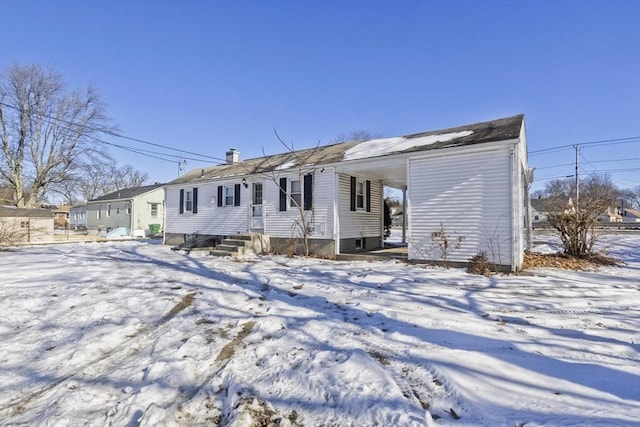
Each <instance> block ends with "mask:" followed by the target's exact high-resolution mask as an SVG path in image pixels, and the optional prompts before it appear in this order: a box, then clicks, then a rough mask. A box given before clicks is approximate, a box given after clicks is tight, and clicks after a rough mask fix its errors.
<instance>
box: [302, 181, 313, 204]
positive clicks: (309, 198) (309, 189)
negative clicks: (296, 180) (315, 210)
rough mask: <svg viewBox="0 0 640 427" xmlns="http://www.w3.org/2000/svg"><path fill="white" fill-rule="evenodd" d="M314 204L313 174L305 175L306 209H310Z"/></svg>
mask: <svg viewBox="0 0 640 427" xmlns="http://www.w3.org/2000/svg"><path fill="white" fill-rule="evenodd" d="M312 206H313V175H312V174H307V175H305V176H304V210H305V211H310V210H311V207H312Z"/></svg>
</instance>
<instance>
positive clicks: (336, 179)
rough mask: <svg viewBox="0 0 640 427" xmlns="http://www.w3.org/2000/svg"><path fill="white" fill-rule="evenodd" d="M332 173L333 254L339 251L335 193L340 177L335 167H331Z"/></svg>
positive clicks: (336, 198) (337, 205)
mask: <svg viewBox="0 0 640 427" xmlns="http://www.w3.org/2000/svg"><path fill="white" fill-rule="evenodd" d="M332 174H333V242H334V243H333V246H334V251H335V255H338V254H339V253H340V215H339V213H340V210H339V208H340V206H339V204H338V197H336V194H340V177H339V176H338V174H337V173H336V170H335V169H332Z"/></svg>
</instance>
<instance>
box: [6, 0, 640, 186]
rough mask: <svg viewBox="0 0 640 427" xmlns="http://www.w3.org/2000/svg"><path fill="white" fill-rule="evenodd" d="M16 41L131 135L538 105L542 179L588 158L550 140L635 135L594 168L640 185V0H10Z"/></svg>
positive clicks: (204, 136)
mask: <svg viewBox="0 0 640 427" xmlns="http://www.w3.org/2000/svg"><path fill="white" fill-rule="evenodd" d="M0 40H2V45H1V47H0V68H6V67H7V66H8V65H10V64H12V63H13V62H17V63H22V64H24V63H39V64H42V65H51V66H53V67H54V68H55V69H57V70H58V71H59V72H61V73H62V74H63V75H64V76H65V78H66V81H67V83H68V84H69V86H70V87H71V88H83V87H86V86H87V84H88V83H90V82H94V83H95V84H96V85H97V87H98V88H99V89H100V91H101V93H102V95H103V98H104V100H105V101H106V102H107V103H108V111H109V114H110V116H111V117H112V118H113V120H114V122H115V123H116V124H117V125H118V126H119V128H120V132H121V133H122V134H123V135H126V136H130V137H135V138H139V139H142V140H145V141H150V142H153V143H156V144H161V145H166V146H169V147H175V148H176V150H177V149H182V150H187V151H192V152H196V153H201V154H204V155H208V156H213V157H219V158H223V157H224V153H225V151H226V150H227V149H228V148H230V147H234V148H236V149H238V150H239V151H240V153H241V157H242V158H250V157H257V156H260V155H261V153H262V150H263V149H264V150H265V152H266V153H267V154H274V153H278V152H281V151H282V147H281V146H280V144H279V143H278V142H277V140H276V138H275V136H274V133H273V128H274V127H276V128H277V130H278V132H279V133H280V135H282V137H283V138H284V139H285V141H287V142H293V143H294V144H295V147H296V148H304V147H310V146H313V145H315V144H317V143H318V142H320V143H321V144H324V143H326V142H328V141H329V140H330V139H331V138H332V137H334V136H336V135H337V134H340V133H344V132H348V131H351V130H359V129H365V130H368V131H370V132H371V133H373V134H376V135H382V136H396V135H402V134H408V133H413V132H420V131H428V130H437V129H443V128H446V127H451V126H458V125H463V124H468V123H475V122H479V121H484V120H491V119H495V118H500V117H505V116H510V115H514V114H519V113H524V114H525V115H526V120H527V136H528V143H529V152H530V153H531V155H530V159H529V163H530V164H531V166H533V167H536V168H537V171H536V179H537V182H536V184H535V185H534V188H533V189H534V190H535V189H539V188H542V186H543V185H544V183H545V182H546V181H545V180H544V178H548V177H561V176H565V175H570V174H572V173H573V165H572V162H573V161H574V156H575V152H574V150H573V148H571V147H567V148H566V149H563V150H557V151H551V152H549V153H547V154H539V153H536V152H537V151H540V150H547V149H551V148H554V147H559V146H565V145H569V146H570V145H572V144H580V143H585V142H591V141H599V140H609V139H619V138H631V137H637V138H636V139H633V140H628V141H627V142H626V143H624V144H611V145H597V144H595V145H589V146H584V147H583V149H582V156H583V157H581V159H580V161H581V163H582V165H583V166H582V168H581V173H588V172H593V171H613V172H611V176H612V178H613V179H614V181H615V182H616V183H617V184H618V185H620V186H621V187H624V188H629V187H634V186H637V185H640V1H637V0H622V1H621V0H604V1H589V0H586V1H577V0H576V1H562V0H560V1H550V0H548V1H546V0H538V1H475V0H474V1H395V2H391V1H371V0H369V1H349V0H347V1H337V0H335V1H332V0H326V1H293V0H291V1H189V0H187V1H177V0H176V1H150V0H149V1H135V0H127V1H124V0H122V1H118V0H111V1H101V0H97V1H63V0H56V1H31V0H0ZM105 139H106V140H108V141H111V142H114V143H117V144H121V145H127V146H131V147H134V148H139V149H145V150H152V151H162V152H165V153H167V155H168V156H169V158H171V157H172V156H173V157H172V159H171V161H170V162H169V161H161V160H157V159H153V158H150V157H146V156H142V155H138V154H132V153H130V152H127V151H123V150H117V149H113V148H112V149H110V151H111V153H112V154H113V155H114V156H115V157H116V158H117V159H118V161H119V162H120V163H123V164H124V163H128V164H131V165H133V166H135V167H137V168H138V169H140V170H143V171H145V172H147V173H148V174H149V177H150V180H151V181H162V182H165V181H169V180H171V179H173V178H175V177H176V176H177V174H178V167H177V160H176V155H177V154H178V153H177V151H176V150H161V149H158V148H157V147H152V146H148V145H144V144H140V143H135V142H132V141H129V140H122V139H117V138H112V137H110V138H105ZM185 156H186V157H193V156H192V155H185ZM212 163H216V161H212ZM206 164H207V163H203V162H197V161H194V160H189V161H188V165H187V169H194V168H200V167H203V166H205V165H206ZM556 165H564V166H556ZM622 171H625V172H622Z"/></svg>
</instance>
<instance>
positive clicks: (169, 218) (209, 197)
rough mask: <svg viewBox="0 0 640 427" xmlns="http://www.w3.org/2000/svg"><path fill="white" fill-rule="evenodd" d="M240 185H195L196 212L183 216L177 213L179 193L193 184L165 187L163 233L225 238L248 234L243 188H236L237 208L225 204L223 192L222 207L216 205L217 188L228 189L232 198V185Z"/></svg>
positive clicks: (248, 197)
mask: <svg viewBox="0 0 640 427" xmlns="http://www.w3.org/2000/svg"><path fill="white" fill-rule="evenodd" d="M239 183H240V178H238V179H234V180H225V181H214V182H203V183H198V184H197V188H198V213H197V215H184V214H180V213H179V209H178V207H179V206H180V190H185V194H186V192H187V191H192V190H193V187H194V184H185V185H184V186H182V187H181V186H172V187H167V188H166V191H165V203H166V206H167V208H166V213H165V215H166V224H165V232H166V233H179V234H209V235H216V236H228V235H231V234H237V233H244V232H246V231H248V222H249V202H250V201H251V193H250V191H249V189H247V188H245V187H244V185H241V186H240V206H234V205H233V204H234V203H233V202H234V200H233V199H232V202H231V206H224V205H225V192H224V189H223V193H222V206H221V207H219V206H218V200H217V197H218V186H222V187H229V188H231V195H232V196H233V190H234V185H235V184H239Z"/></svg>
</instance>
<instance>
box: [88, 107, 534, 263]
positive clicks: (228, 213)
mask: <svg viewBox="0 0 640 427" xmlns="http://www.w3.org/2000/svg"><path fill="white" fill-rule="evenodd" d="M299 159H305V160H304V164H302V165H300V164H297V161H298V160H299ZM531 176H532V173H531V169H530V168H529V166H528V163H527V146H526V134H525V124H524V116H523V115H518V116H514V117H509V118H504V119H499V120H494V121H489V122H483V123H477V124H472V125H468V126H461V127H457V128H452V129H445V130H440V131H434V132H424V133H418V134H413V135H407V136H403V137H395V138H384V139H374V140H370V141H363V142H347V143H341V144H335V145H329V146H323V147H317V148H315V149H307V150H301V151H297V152H294V153H285V154H279V155H274V156H267V157H259V158H255V159H250V160H246V161H242V162H240V161H239V154H238V152H237V151H235V150H233V149H232V150H231V151H229V152H228V153H227V164H224V165H218V166H213V167H208V168H203V169H197V170H194V171H191V172H189V173H187V174H185V175H183V176H181V177H179V178H177V179H175V180H173V181H171V182H170V183H168V184H166V186H165V202H166V221H165V227H164V230H165V234H164V236H165V243H167V244H179V243H182V242H184V241H185V240H186V239H187V238H189V237H192V236H195V235H198V236H214V237H229V236H233V235H236V234H239V233H240V234H241V233H250V232H253V233H262V234H265V235H267V236H269V239H270V242H271V247H272V248H275V250H276V251H281V248H283V247H286V245H287V244H291V241H292V239H299V238H300V237H301V235H300V232H299V227H297V225H296V223H300V221H301V215H300V212H299V210H298V209H297V208H296V201H297V202H298V204H299V205H300V206H302V207H303V212H304V221H305V222H306V223H308V225H309V227H310V230H311V232H310V235H309V237H310V240H311V248H312V252H313V253H315V254H318V255H320V256H328V257H335V256H336V255H338V254H340V253H350V252H355V251H358V250H367V249H374V248H379V247H381V246H382V245H383V237H384V229H383V209H382V206H383V187H384V186H390V187H393V188H397V189H401V190H403V192H404V193H405V194H406V208H405V218H406V223H405V224H404V227H406V231H407V233H408V234H407V242H408V258H409V259H410V260H415V261H442V260H443V259H445V258H446V260H447V262H460V263H466V262H468V261H469V260H470V259H471V258H472V257H473V256H475V255H477V254H478V253H479V252H481V251H486V252H487V254H488V256H489V257H490V259H491V260H492V261H493V262H495V263H497V264H500V265H501V266H503V267H505V268H508V269H510V270H517V269H518V268H519V267H520V265H521V264H522V261H523V257H524V250H525V248H526V247H528V246H529V245H530V241H531V234H530V225H529V221H528V219H529V218H530V217H529V212H528V201H529V195H528V188H529V186H530V185H531V182H530V181H531ZM90 216H91V214H90ZM447 239H450V241H449V243H445V241H446V240H447ZM454 239H455V240H456V242H457V243H456V242H454V241H453V240H454ZM445 246H446V247H447V250H446V253H443V248H444V247H445Z"/></svg>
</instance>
